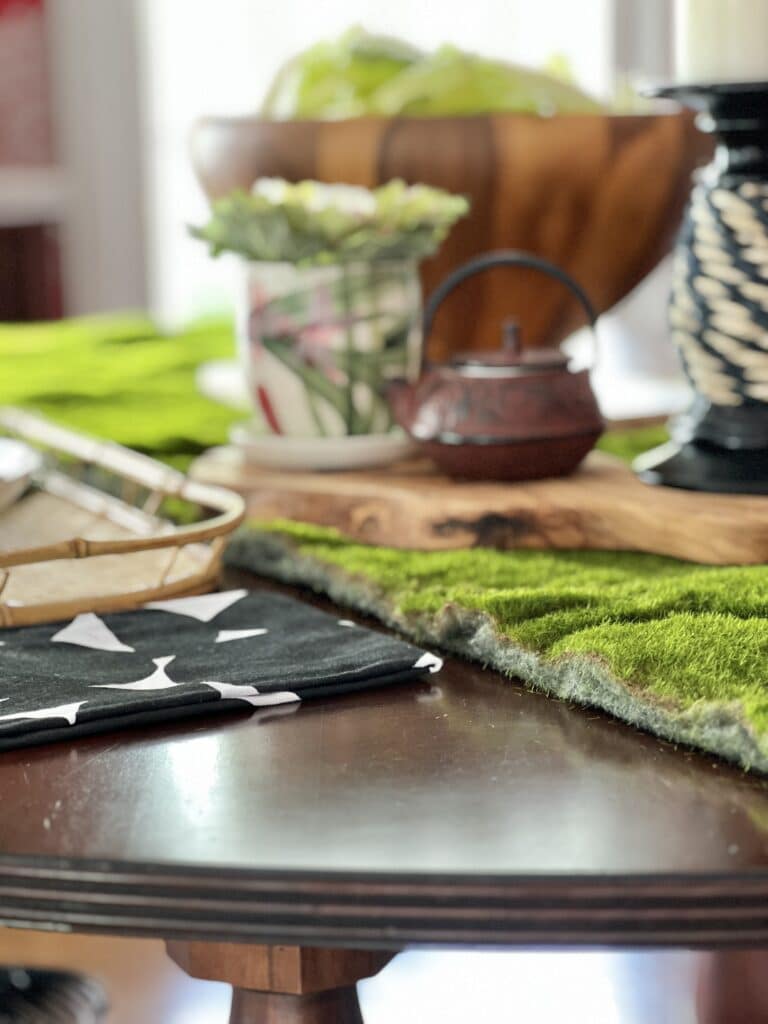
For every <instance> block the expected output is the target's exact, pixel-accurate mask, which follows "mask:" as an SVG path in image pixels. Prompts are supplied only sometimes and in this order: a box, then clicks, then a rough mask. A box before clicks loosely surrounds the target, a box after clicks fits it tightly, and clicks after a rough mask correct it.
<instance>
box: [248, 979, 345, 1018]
mask: <svg viewBox="0 0 768 1024" xmlns="http://www.w3.org/2000/svg"><path fill="white" fill-rule="evenodd" d="M229 1024H363V1018H362V1016H361V1015H360V1004H359V1003H358V1001H357V992H356V990H355V987H354V985H352V986H348V987H346V988H333V989H330V990H329V991H328V992H317V993H315V994H314V995H307V996H289V995H283V994H280V993H276V992H249V991H248V990H247V989H242V988H236V989H235V990H234V992H233V993H232V1012H231V1014H230V1017H229Z"/></svg>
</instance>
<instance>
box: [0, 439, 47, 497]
mask: <svg viewBox="0 0 768 1024" xmlns="http://www.w3.org/2000/svg"><path fill="white" fill-rule="evenodd" d="M42 461H43V460H42V456H41V455H40V453H39V452H36V451H35V449H34V448H30V446H29V445H28V444H24V443H23V442H22V441H14V440H13V439H12V438H10V437H0V509H3V508H7V507H8V506H9V505H12V504H13V502H14V501H16V499H17V498H18V497H20V495H21V494H23V492H24V490H25V489H26V487H27V485H28V484H29V481H30V479H31V477H32V474H33V473H34V472H35V471H36V470H37V469H39V467H40V466H41V464H42Z"/></svg>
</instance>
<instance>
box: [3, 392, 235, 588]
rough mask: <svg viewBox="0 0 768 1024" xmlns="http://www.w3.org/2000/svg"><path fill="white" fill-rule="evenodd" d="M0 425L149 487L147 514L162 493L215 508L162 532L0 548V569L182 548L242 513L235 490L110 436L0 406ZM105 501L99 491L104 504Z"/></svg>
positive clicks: (221, 531) (221, 530)
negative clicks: (191, 477)
mask: <svg viewBox="0 0 768 1024" xmlns="http://www.w3.org/2000/svg"><path fill="white" fill-rule="evenodd" d="M0 428H3V429H5V430H6V431H9V432H11V433H13V434H18V435H19V436H21V437H23V438H24V439H25V440H28V441H33V442H35V443H37V444H40V445H44V446H46V447H50V448H56V449H59V450H62V451H66V452H67V453H68V454H70V455H74V456H75V457H76V458H78V459H80V460H82V461H83V462H87V463H90V464H91V465H93V466H98V467H100V468H102V469H105V470H108V471H109V472H110V473H114V474H116V475H118V476H120V477H122V478H123V479H124V480H127V481H130V482H131V483H132V484H136V485H138V486H139V487H142V488H146V489H147V490H149V492H150V493H149V497H148V499H147V501H146V502H145V505H144V511H145V512H146V513H147V514H153V513H154V511H156V509H157V508H158V507H159V505H160V503H161V502H162V500H163V498H164V497H178V498H181V499H183V500H185V501H189V502H191V503H193V504H196V505H201V506H204V507H207V508H212V509H215V510H216V511H217V512H218V513H219V514H218V515H215V516H213V517H212V518H210V519H207V520H205V522H202V523H199V524H189V525H186V526H178V527H170V528H169V527H166V529H165V530H164V531H163V532H161V533H158V534H157V535H153V536H142V537H136V538H128V539H125V538H123V539H114V540H86V539H85V538H83V537H72V538H70V539H68V540H66V541H60V542H58V543H54V544H45V545H42V546H40V547H28V548H22V549H17V550H15V551H10V552H4V553H3V552H0V568H10V567H12V566H17V565H29V564H31V563H33V562H49V561H55V560H57V559H71V558H90V557H93V556H95V555H113V554H126V553H130V552H135V551H147V550H151V549H155V548H168V547H182V546H185V545H187V544H195V543H199V542H202V541H208V540H212V539H213V538H215V537H221V536H223V535H225V534H228V533H231V532H232V530H234V529H235V528H236V527H237V526H238V525H239V524H240V523H241V522H242V521H243V518H244V517H245V504H244V501H243V499H242V498H241V497H240V496H239V495H237V494H234V493H233V492H232V491H227V490H225V489H224V488H222V487H216V486H214V485H210V484H202V483H199V482H197V481H195V480H189V479H188V478H187V477H185V476H184V474H183V473H179V472H178V471H177V470H175V469H172V468H171V467H169V466H164V465H162V464H161V463H158V462H155V460H154V459H151V458H150V457H149V456H146V455H142V454H140V453H139V452H133V451H130V450H129V449H128V448H123V447H122V445H118V444H115V443H114V442H112V441H98V440H95V439H93V438H90V437H86V436H84V435H82V434H78V433H77V432H75V431H73V430H69V429H67V428H66V427H61V426H58V425H56V424H53V423H50V422H48V421H47V420H45V419H43V418H42V417H40V416H36V415H34V414H33V413H28V412H25V411H24V410H21V409H13V408H3V409H0ZM108 500H109V499H108V498H107V497H106V496H105V498H104V503H105V507H106V505H107V503H108Z"/></svg>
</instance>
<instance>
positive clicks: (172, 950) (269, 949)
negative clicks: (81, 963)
mask: <svg viewBox="0 0 768 1024" xmlns="http://www.w3.org/2000/svg"><path fill="white" fill-rule="evenodd" d="M166 949H167V950H168V955H169V956H170V957H171V959H172V960H174V961H175V962H176V963H177V964H178V965H179V967H181V968H182V969H183V970H184V971H186V973H187V974H189V975H191V976H192V977H193V978H206V979H208V980H210V981H224V982H228V983H229V984H230V985H232V986H233V988H234V992H233V994H232V1013H231V1016H230V1018H229V1019H230V1024H363V1018H362V1017H361V1015H360V1006H359V1004H358V1001H357V992H356V990H355V984H356V983H357V982H358V981H360V980H361V979H363V978H370V977H371V975H373V974H377V973H378V972H379V971H380V970H381V968H382V967H383V966H384V965H385V964H386V963H388V962H389V961H390V960H391V959H392V957H393V955H394V954H393V953H372V952H368V951H365V950H356V949H321V948H316V947H312V946H246V945H240V944H239V943H232V942H167V943H166Z"/></svg>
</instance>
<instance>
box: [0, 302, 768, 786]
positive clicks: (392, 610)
mask: <svg viewBox="0 0 768 1024" xmlns="http://www.w3.org/2000/svg"><path fill="white" fill-rule="evenodd" d="M232 352H233V340H232V331H231V326H230V325H229V324H228V323H226V322H221V321H215V322H214V321H208V322H201V323H198V324H196V325H193V326H192V327H190V328H189V329H187V330H186V331H184V332H181V333H178V334H167V333H163V332H161V331H159V330H158V329H157V327H156V326H155V325H154V324H153V323H152V322H151V321H150V320H148V319H147V318H146V317H143V316H124V317H111V318H90V319H85V320H76V321H65V322H63V323H60V324H36V325H31V326H9V325H0V404H19V405H25V406H27V407H31V408H34V409H37V410H39V411H41V412H43V413H45V414H46V415H48V416H50V417H51V418H53V419H56V420H59V421H60V422H63V423H65V424H68V425H70V426H73V427H76V428H80V429H82V430H85V431H88V432H90V433H93V434H99V435H102V436H105V437H112V438H114V439H115V440H118V441H120V442H121V443H123V444H128V445H131V446H133V447H136V448H138V449H140V450H143V451H147V452H149V453H151V454H154V455H156V456H158V457H160V458H165V459H168V460H169V461H173V462H175V463H177V464H182V465H183V464H186V463H187V462H188V461H189V459H190V458H191V457H192V456H194V454H196V453H198V452H200V451H202V450H203V449H204V448H206V447H208V446H209V445H212V444H218V443H222V442H223V441H224V440H225V439H226V433H227V429H228V427H229V425H230V424H231V423H232V422H234V421H235V420H236V419H239V418H242V413H238V412H237V411H236V410H231V409H228V408H225V407H223V406H221V405H217V404H216V403H214V402H210V401H208V400H207V399H205V398H203V397H201V396H200V395H199V394H198V393H197V391H196V388H195V383H194V379H195V371H196V368H197V367H198V365H199V364H200V363H201V362H203V361H204V360H206V359H211V358H222V357H231V354H232ZM659 439H660V438H659V431H658V430H656V429H654V430H651V431H646V432H641V433H640V434H636V433H633V434H623V435H621V434H619V435H617V434H613V435H610V436H609V437H608V438H606V439H605V442H604V444H603V445H602V447H604V448H606V449H607V450H611V451H614V452H615V453H617V454H621V455H623V456H625V457H630V456H632V455H633V454H634V453H635V452H636V451H637V450H642V449H643V448H647V447H650V446H651V445H653V444H655V443H657V442H658V440H659ZM228 557H229V559H230V561H231V562H233V563H236V564H240V565H246V566H249V567H250V568H253V569H255V570H256V571H258V572H260V573H263V574H264V575H267V576H271V577H275V578H278V579H283V580H287V581H290V582H294V583H301V584H306V585H309V586H313V587H315V588H316V589H317V590H320V591H323V592H327V593H329V594H330V595H331V596H332V597H333V598H334V599H335V600H337V601H338V602H340V603H342V604H347V605H349V606H353V607H357V608H361V609H363V610H366V611H369V612H371V613H373V614H375V615H376V616H378V617H379V618H381V619H382V620H383V621H385V622H387V623H389V624H390V625H392V626H394V627H395V628H397V629H399V630H400V631H401V632H403V633H405V634H406V635H408V636H410V637H412V638H414V639H416V640H417V641H419V642H422V643H427V644H430V645H435V644H439V645H442V646H443V647H444V648H445V649H448V650H451V651H455V652H456V653H459V654H462V655H464V656H466V657H469V658H472V659H475V660H477V661H480V662H482V663H484V664H488V665H492V666H494V667H495V668H497V669H499V670H500V671H502V672H503V673H505V674H507V675H509V676H516V677H519V678H521V679H523V680H524V681H525V682H526V683H527V684H528V685H530V686H534V687H537V688H539V689H542V690H544V691H545V692H547V693H550V694H553V695H555V696H559V697H562V698H565V699H569V700H573V701H576V702H578V703H581V704H591V705H593V706H596V707H600V708H603V709H605V710H606V711H609V712H610V713H612V714H614V715H616V716H617V717H619V718H622V719H624V720H625V721H628V722H630V723H632V724H634V725H637V726H639V727H641V728H644V729H648V730H649V731H652V732H655V733H657V734H658V735H660V736H663V737H666V738H668V739H671V740H675V741H680V742H685V743H690V744H693V745H695V746H698V747H700V748H702V749H705V750H708V751H712V752H714V753H717V754H720V755H722V756H724V757H726V758H729V759H730V760H732V761H735V762H737V763H739V764H741V765H743V766H744V767H745V768H752V769H758V770H760V771H768V611H767V608H768V567H767V566H751V567H742V568H739V567H734V568H719V567H718V568H713V567H704V566H698V565H693V564H691V563H683V562H676V561H673V560H671V559H665V558H659V557H655V556H652V555H636V554H627V553H620V552H616V553H614V552H583V551H582V552H562V551H561V552H538V551H503V552H502V551H491V550H485V549H472V550H468V551H450V552H433V553H423V554H420V553H415V552H407V551H393V550H387V549H382V548H368V547H364V546H361V545H358V544H352V543H349V542H347V541H345V540H344V539H343V538H342V537H340V536H338V535H336V534H334V533H333V532H331V531H327V530H322V529H317V528H313V527H307V526H302V525H301V524H295V523H283V524H275V525H274V526H273V527H272V528H270V529H264V528H263V527H262V528H259V529H258V530H256V529H245V530H243V531H241V533H240V534H239V535H238V538H237V540H236V541H235V542H234V544H233V545H232V547H231V548H230V551H229V555H228Z"/></svg>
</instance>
